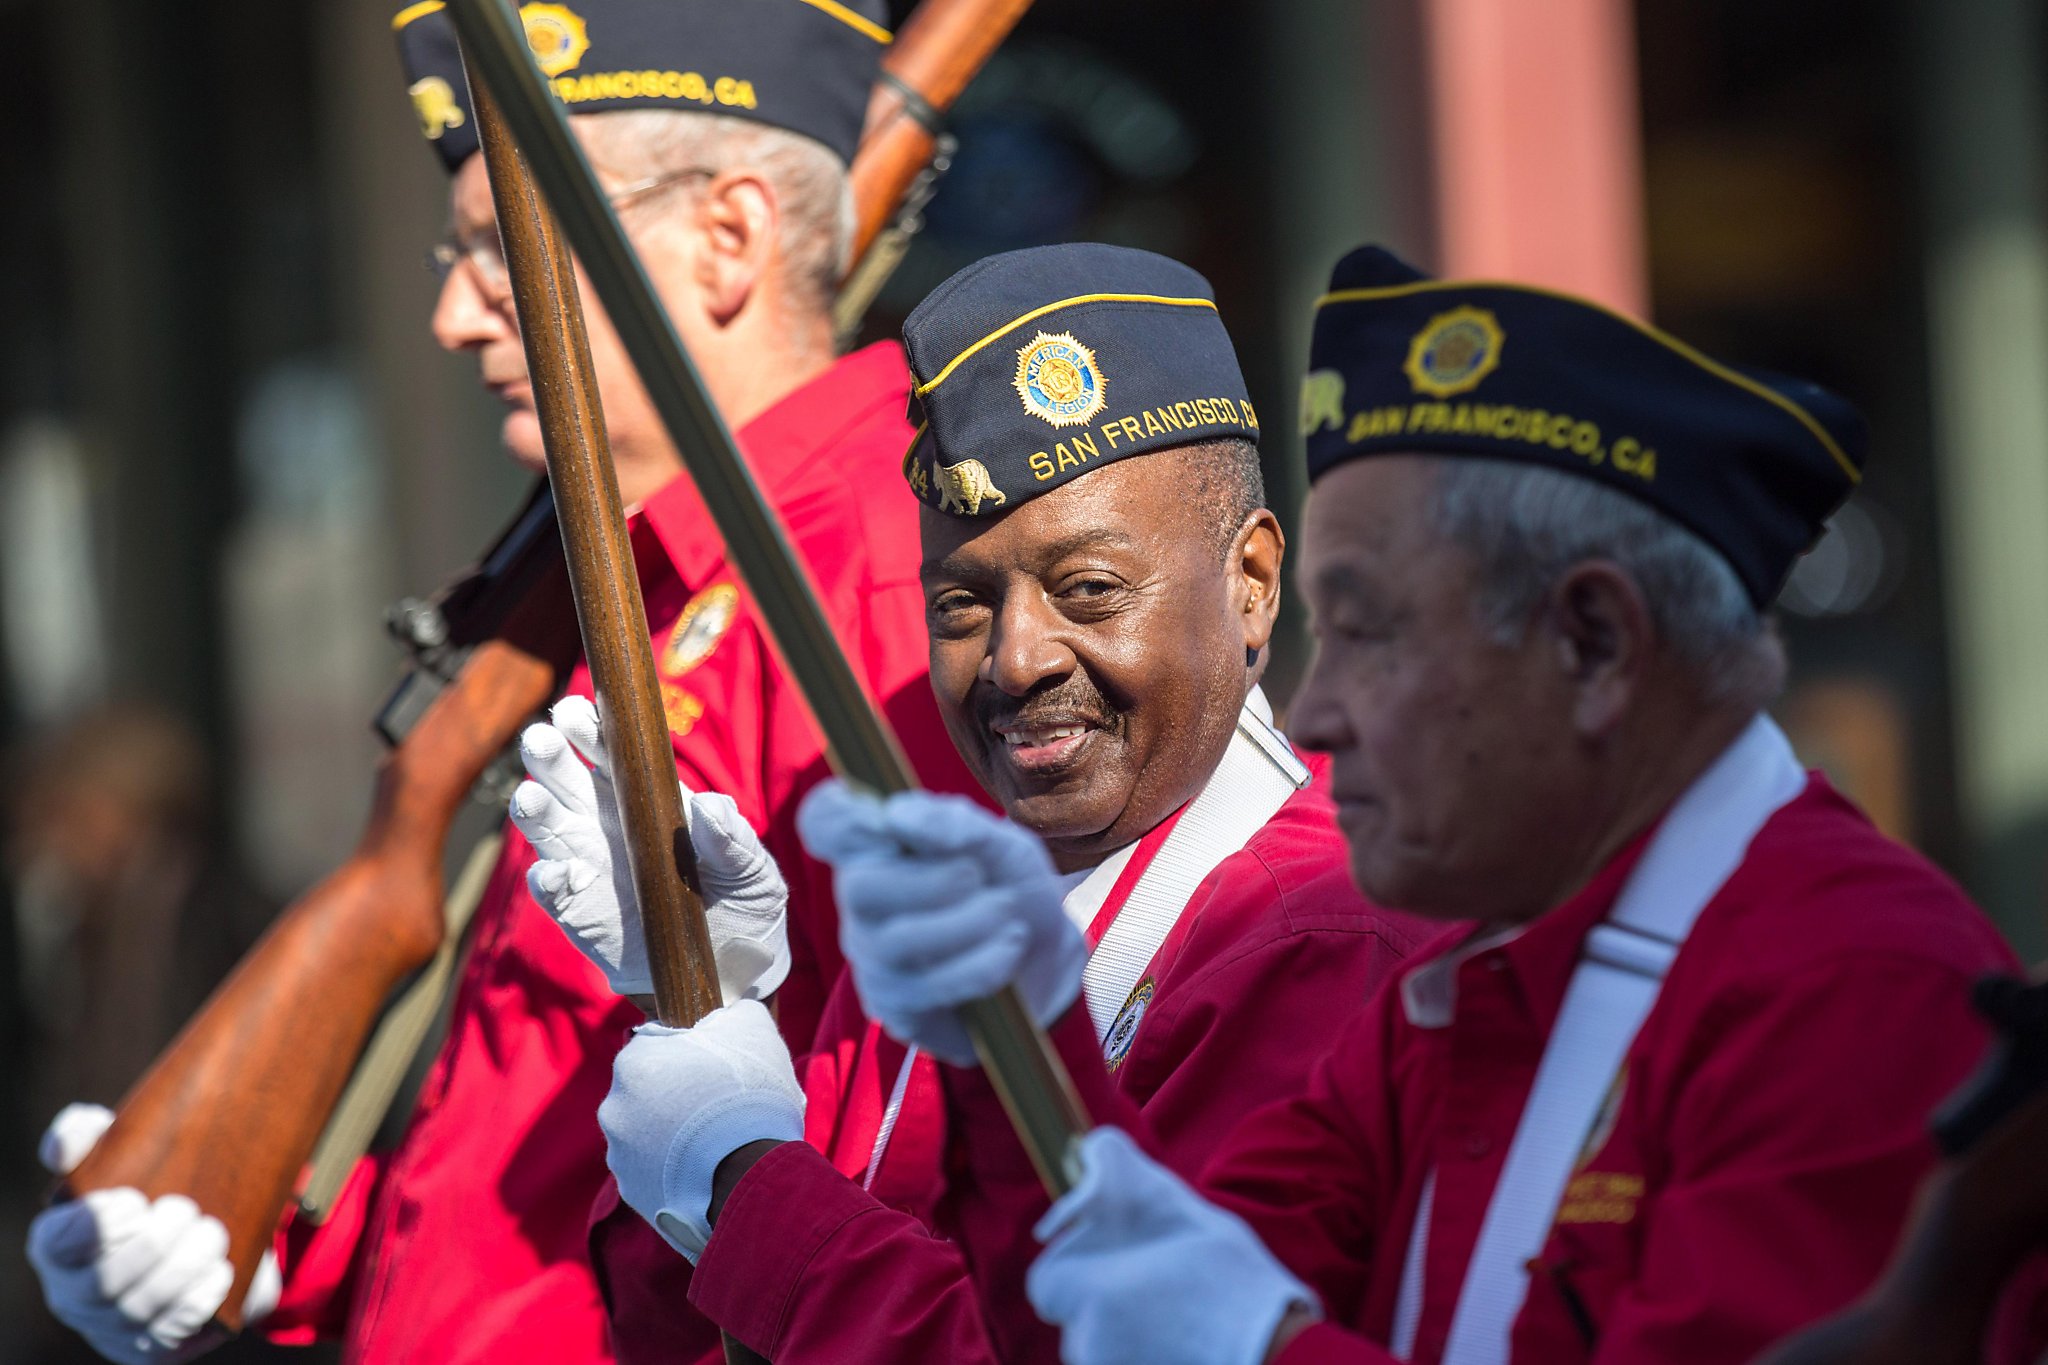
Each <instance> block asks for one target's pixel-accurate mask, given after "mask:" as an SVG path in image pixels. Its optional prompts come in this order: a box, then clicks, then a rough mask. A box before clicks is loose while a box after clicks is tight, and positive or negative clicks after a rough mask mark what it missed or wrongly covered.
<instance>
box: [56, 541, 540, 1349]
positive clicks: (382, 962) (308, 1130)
mask: <svg viewBox="0 0 2048 1365" xmlns="http://www.w3.org/2000/svg"><path fill="white" fill-rule="evenodd" d="M567 588H568V584H567V581H566V578H565V577H564V576H563V575H562V573H561V568H560V565H559V563H557V564H556V565H555V566H554V567H553V572H552V573H551V574H545V575H543V577H542V581H541V582H539V583H537V584H536V585H535V586H534V587H533V588H532V589H530V590H529V591H528V592H527V594H526V595H525V598H524V600H523V601H521V602H519V603H518V604H517V605H516V607H515V608H514V610H513V611H512V612H511V614H510V616H509V617H508V619H507V620H506V621H505V622H504V624H503V627H502V629H501V630H500V632H499V634H498V636H497V638H495V639H488V640H485V641H483V642H482V643H480V644H478V645H477V646H476V648H475V649H474V651H473V652H472V653H471V654H470V656H469V660H468V663H467V665H466V666H465V667H464V668H463V670H462V672H461V674H460V675H459V676H458V677H457V678H456V679H455V680H454V682H453V683H451V684H450V685H449V686H448V687H447V688H446V689H445V690H444V691H443V692H442V693H441V695H440V696H439V697H438V698H437V699H436V700H435V701H434V702H433V704H432V705H431V706H429V707H428V709H427V710H426V712H425V713H424V714H423V715H422V716H421V718H420V720H419V723H418V724H417V725H416V726H415V727H414V729H413V730H412V733H411V734H410V735H409V736H407V738H406V741H405V743H404V744H402V745H401V746H399V747H398V748H396V749H394V750H392V751H391V752H390V753H388V754H386V755H385V757H384V760H383V762H382V763H381V764H380V765H379V768H378V771H377V785H376V791H375V795H374V797H373V798H372V801H371V808H370V819H369V824H368V827H367V828H366V829H365V830H364V833H363V837H362V841H361V842H360V843H359V844H358V845H357V847H356V851H355V853H354V854H353V855H351V857H350V858H349V860H348V861H347V862H346V863H344V864H343V865H342V866H341V867H340V868H339V869H338V870H336V871H335V872H334V874H333V875H331V876H330V877H328V878H327V879H326V880H325V881H323V882H321V883H320V884H319V885H318V886H315V887H314V888H313V889H312V890H311V891H308V892H307V893H306V894H305V895H304V896H301V897H300V898H299V899H298V900H297V901H296V902H294V903H293V904H292V906H291V907H290V908H289V909H287V910H286V911H285V912H284V914H283V915H282V916H281V917H280V918H279V919H278V921H277V923H276V924H274V925H273V926H272V927H271V929H270V931H269V932H268V933H267V934H265V935H264V937H263V939H262V941H261V942H259V943H258V944H257V945H256V946H255V947H254V948H253V949H251V950H250V952H249V955H248V956H247V957H245V958H244V959H243V960H242V962H241V963H240V965H238V966H237V967H236V968H235V970H234V973H233V974H232V975H230V976H229V977H228V979H227V980H226V981H225V982H223V983H222V984H221V986H220V988H219V989H218V990H216V991H215V992H214V993H213V995H212V997H211V998H209V999H208V1001H207V1002H206V1004H205V1005H204V1006H202V1007H201V1009H200V1011H199V1013H198V1014H196V1015H195V1016H193V1018H192V1020H191V1022H190V1023H188V1024H187V1025H186V1026H185V1028H184V1030H183V1032H181V1033H180V1034H179V1035H178V1037H177V1039H176V1040H175V1041H173V1042H172V1043H171V1045H170V1047H169V1048H168V1049H166V1050H165V1052H164V1054H163V1055H162V1056H161V1057H159V1058H158V1059H157V1061H156V1063H155V1064H154V1065H153V1066H152V1067H151V1068H150V1070H149V1072H148V1073H147V1074H145V1075H144V1076H143V1078H142V1080H141V1081H140V1082H138V1083H137V1084H136V1086H135V1088H134V1089H133V1090H131V1091H130V1092H129V1094H128V1096H127V1098H126V1099H124V1100H123V1101H122V1103H121V1108H120V1113H119V1117H118V1118H116V1119H115V1121H114V1126H113V1127H112V1128H111V1129H109V1130H108V1132H107V1134H106V1135H105V1136H104V1137H102V1138H101V1139H100V1141H99V1143H98V1145H96V1146H95V1147H94V1148H93V1150H92V1151H91V1152H90V1153H89V1154H88V1155H87V1157H86V1159H85V1160H84V1161H83V1162H81V1163H80V1164H79V1166H78V1168H77V1169H76V1170H74V1171H73V1172H72V1173H71V1174H70V1176H69V1177H68V1178H67V1179H66V1181H65V1188H66V1189H67V1190H69V1191H71V1192H73V1193H83V1192H85V1191H87V1190H96V1189H106V1188H109V1187H112V1186H119V1185H132V1186H134V1187H136V1188H138V1189H140V1190H142V1191H143V1192H144V1193H145V1194H148V1195H150V1196H151V1197H155V1196H157V1195H162V1194H171V1193H178V1194H185V1195H189V1196H190V1197H191V1198H192V1199H193V1201H194V1202H195V1203H197V1204H198V1205H199V1207H200V1208H201V1209H203V1210H205V1211H206V1212H207V1213H210V1214H212V1215H213V1216H214V1217H216V1218H218V1219H220V1221H221V1222H222V1223H223V1224H224V1225H225V1226H226V1227H227V1229H228V1236H229V1248H230V1250H229V1256H230V1259H231V1260H232V1261H233V1262H234V1266H235V1286H234V1289H233V1290H232V1291H231V1292H230V1294H229V1296H228V1300H227V1303H226V1305H225V1306H224V1307H223V1308H222V1310H221V1313H220V1315H219V1316H220V1319H221V1321H222V1323H223V1324H225V1325H226V1326H228V1327H230V1328H233V1327H239V1326H240V1320H241V1303H242V1297H243V1295H244V1294H245V1293H246V1292H247V1291H248V1288H249V1282H250V1280H251V1279H252V1278H253V1277H254V1275H255V1273H256V1265H257V1262H258V1261H259V1260H261V1259H262V1255H263V1252H264V1250H265V1249H266V1248H267V1247H269V1245H270V1241H271V1236H272V1233H273V1231H274V1230H275V1228H276V1226H277V1218H278V1213H279V1211H280V1210H281V1209H283V1208H284V1206H285V1202H286V1201H287V1200H288V1199H289V1198H290V1197H291V1194H292V1188H293V1185H294V1183H295V1182H296V1180H297V1179H298V1176H299V1172H300V1169H301V1167H302V1166H303V1165H304V1164H305V1161H306V1158H307V1156H308V1155H309V1154H310V1153H311V1152H312V1150H313V1144H314V1142H315V1141H316V1140H317V1139H318V1138H319V1136H320V1130H321V1128H322V1126H323V1125H324V1124H325V1123H326V1121H327V1115H328V1113H329V1111H330V1110H332V1108H333V1107H334V1102H335V1099H336V1097H337V1096H339V1095H340V1093H341V1090H342V1087H343V1086H344V1085H345V1084H347V1081H348V1076H349V1070H350V1068H351V1067H352V1066H353V1065H354V1062H355V1059H356V1056H357V1054H358V1053H359V1052H360V1051H361V1050H362V1046H363V1040H364V1039H365V1038H366V1037H367V1036H368V1035H369V1032H370V1029H371V1027H372V1026H373V1025H374V1024H375V1022H376V1019H377V1015H378V1012H379V1011H380V1010H381V1009H382V1008H383V1005H384V1002H385V1000H386V999H387V998H388V997H389V996H390V994H391V992H392V990H393V989H394V988H395V987H397V985H398V984H399V983H400V982H401V981H403V980H404V979H405V978H406V977H407V976H408V975H410V974H411V973H412V972H414V971H416V970H418V969H419V967H420V966H421V965H423V964H424V963H425V962H426V961H427V959H428V958H430V957H431V956H432V955H433V953H434V950H435V949H436V948H437V947H438V946H439V945H440V942H441V934H442V922H441V891H442V885H441V884H442V871H441V861H442V854H443V850H444V848H445V845H446V843H447V838H448V829H449V826H450V825H451V824H452V823H453V821H454V818H455V815H456V813H457V812H458V811H459V810H460V809H461V807H462V802H463V800H464V798H465V797H466V796H467V795H468V792H469V789H470V787H471V786H472V785H473V784H474V783H475V782H476V780H477V778H478V777H479V776H481V775H482V773H483V772H484V770H485V769H486V768H487V767H488V766H489V765H490V764H491V762H492V761H493V760H495V759H496V758H497V757H498V755H499V754H501V753H502V752H503V751H504V748H505V743H506V740H507V738H508V737H509V736H512V735H516V734H517V733H518V731H519V728H520V726H522V725H523V724H524V723H525V722H526V721H527V720H529V719H530V718H531V717H532V716H533V715H534V713H535V712H536V711H538V710H539V709H540V708H541V707H543V706H545V705H546V704H547V701H548V699H549V698H550V697H553V696H554V695H556V694H557V692H558V691H559V689H560V686H561V684H562V683H563V682H564V681H565V680H566V678H567V675H568V669H569V667H570V665H571V664H572V663H573V661H574V659H575V648H576V645H575V636H574V632H573V630H572V629H571V628H570V625H571V621H570V617H569V615H568V612H567V607H568V592H567Z"/></svg>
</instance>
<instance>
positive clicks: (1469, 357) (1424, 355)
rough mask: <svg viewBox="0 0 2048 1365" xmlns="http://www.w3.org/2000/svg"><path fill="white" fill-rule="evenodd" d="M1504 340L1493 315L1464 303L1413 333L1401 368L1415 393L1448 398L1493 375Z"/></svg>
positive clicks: (1473, 386) (1434, 318) (1432, 319)
mask: <svg viewBox="0 0 2048 1365" xmlns="http://www.w3.org/2000/svg"><path fill="white" fill-rule="evenodd" d="M1505 339H1506V338H1505V337H1504V336H1503V335H1502V333H1501V330H1500V323H1499V321H1498V320H1497V319H1495V317H1494V316H1493V314H1491V313H1489V312H1487V311H1486V310H1485V309H1484V308H1474V307H1472V306H1471V305H1470V304H1466V305H1463V306H1461V307H1458V308H1453V309H1452V310H1451V311H1450V312H1448V313H1438V314H1437V315H1436V316H1435V317H1433V318H1431V319H1430V320H1429V322H1428V323H1427V324H1426V325H1425V326H1424V327H1423V329H1422V330H1421V331H1419V332H1417V333H1416V334H1415V340H1414V341H1413V342H1411V343H1409V346H1408V363H1407V364H1406V365H1404V366H1403V367H1402V369H1403V370H1404V371H1406V373H1407V375H1408V382H1409V383H1411V384H1413V385H1414V386H1415V391H1416V392H1417V393H1426V394H1428V395H1430V396H1431V397H1432V398H1449V397H1450V396H1451V395H1452V394H1455V393H1464V392H1466V391H1467V390H1469V389H1476V388H1478V387H1479V381H1480V380H1482V379H1484V378H1486V376H1488V375H1490V374H1492V373H1493V371H1494V369H1495V367H1496V366H1498V365H1499V364H1500V348H1501V343H1502V342H1503V341H1504V340H1505Z"/></svg>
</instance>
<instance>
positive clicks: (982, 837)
mask: <svg viewBox="0 0 2048 1365" xmlns="http://www.w3.org/2000/svg"><path fill="white" fill-rule="evenodd" d="M797 831H798V833H800V834H801V835H802V836H803V840H804V845H805V847H807V848H809V849H810V851H811V854H812V856H814V857H817V858H821V859H823V860H824V861H826V862H828V863H830V864H832V868H833V872H834V881H833V886H834V889H835V890H836V892H837V894H838V899H839V920H840V925H839V944H840V948H841V950H842V951H843V952H844V953H845V954H846V964H847V966H848V967H849V968H850V969H851V970H852V972H853V984H854V986H855V988H856V989H857V990H858V991H859V992H860V1000H861V1004H862V1006H863V1007H865V1009H866V1010H867V1013H868V1017H869V1018H871V1019H873V1020H875V1021H876V1022H877V1023H879V1024H881V1026H882V1027H883V1028H884V1029H887V1030H888V1032H889V1034H890V1035H891V1036H892V1037H894V1038H896V1039H897V1040H898V1041H900V1042H904V1043H912V1044H915V1045H916V1046H918V1047H921V1048H923V1049H924V1050H925V1051H926V1052H929V1053H931V1054H932V1055H933V1056H935V1057H938V1058H939V1059H941V1060H942V1061H947V1062H951V1063H953V1064H954V1065H956V1066H973V1065H975V1055H974V1048H973V1045H972V1044H971V1043H970V1042H969V1041H968V1038H967V1031H966V1030H965V1029H964V1028H962V1027H961V1025H960V1023H959V1020H958V1019H957V1018H956V1017H955V1014H954V1012H955V1011H956V1010H957V1009H958V1008H959V1007H960V1006H961V1005H963V1004H965V1003H967V1002H968V1001H970V1000H978V999H981V998H982V997H984V996H989V995H993V994H995V992H996V991H998V990H1000V989H1001V988H1003V987H1004V986H1009V985H1015V986H1016V987H1017V988H1018V989H1019V990H1020V991H1021V992H1022V993H1023V996H1024V1003H1025V1005H1026V1007H1027V1008H1029V1009H1030V1011H1031V1013H1032V1015H1033V1017H1034V1018H1036V1019H1037V1020H1038V1022H1039V1023H1040V1024H1049V1023H1051V1022H1052V1021H1053V1020H1055V1019H1057V1018H1058V1017H1059V1016H1060V1015H1061V1014H1063V1013H1065V1012H1066V1010H1067V1007H1068V1006H1070V1005H1072V1004H1073V1003H1074V1001H1075V999H1076V998H1077V997H1079V995H1080V993H1081V973H1082V971H1083V969H1085V968H1086V967H1087V965H1088V945H1087V944H1086V942H1084V941H1083V940H1082V937H1081V931H1080V930H1078V929H1076V928H1075V927H1074V926H1073V924H1072V923H1071V922H1070V921H1069V920H1068V919H1067V915H1066V911H1065V910H1064V909H1063V908H1062V906H1061V891H1060V884H1059V879H1058V877H1057V875H1056V874H1055V873H1054V871H1053V866H1052V859H1051V858H1050V857H1049V856H1047V854H1046V851H1045V845H1043V844H1041V843H1040V842H1039V841H1038V838H1037V836H1036V835H1034V834H1032V833H1030V832H1029V831H1028V830H1024V829H1020V828H1019V827H1017V826H1016V825H1013V824H1011V823H1010V822H1009V821H1007V820H1004V819H1001V818H999V817H997V816H994V815H991V814H989V813H988V812H987V811H985V810H983V809H981V807H979V806H977V805H975V804H974V803H973V802H971V801H968V800H966V799H965V798H963V797H958V796H940V795H935V794H933V793H931V792H903V793H900V794H898V795H895V796H891V797H889V798H887V799H886V800H879V799H877V798H875V797H871V796H863V795H860V794H858V793H856V792H854V791H852V790H850V789H849V788H848V787H846V786H845V785H844V784H843V783H840V782H836V781H831V782H823V783H820V784H819V785H818V786H817V787H816V788H814V789H813V790H812V791H811V794H810V795H809V796H808V797H806V798H805V800H804V803H803V805H802V806H801V807H799V808H798V810H797Z"/></svg>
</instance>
